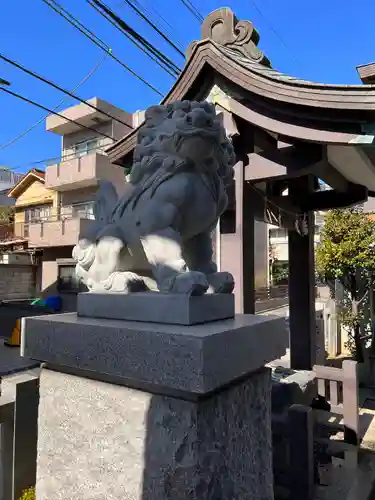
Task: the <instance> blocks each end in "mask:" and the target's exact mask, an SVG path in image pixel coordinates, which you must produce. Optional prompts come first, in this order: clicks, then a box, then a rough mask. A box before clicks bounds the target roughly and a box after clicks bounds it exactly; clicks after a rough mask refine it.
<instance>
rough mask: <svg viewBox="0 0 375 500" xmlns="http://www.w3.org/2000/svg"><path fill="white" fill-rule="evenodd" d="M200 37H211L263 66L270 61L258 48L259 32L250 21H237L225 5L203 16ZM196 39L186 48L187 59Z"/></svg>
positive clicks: (268, 65)
mask: <svg viewBox="0 0 375 500" xmlns="http://www.w3.org/2000/svg"><path fill="white" fill-rule="evenodd" d="M201 39H202V40H205V39H211V40H212V41H213V42H215V43H217V44H218V45H223V46H224V47H226V48H228V49H231V50H234V51H236V52H238V53H239V54H241V55H242V56H245V57H247V58H249V59H251V60H252V61H254V62H258V63H259V64H262V65H264V66H267V67H270V66H271V63H270V61H269V60H268V58H267V57H266V56H265V55H264V53H263V52H262V51H261V50H260V49H258V47H257V45H258V43H259V39H260V36H259V33H258V31H257V30H256V29H255V28H254V26H253V23H252V22H250V21H238V19H237V17H236V16H235V14H234V13H233V11H232V10H231V9H229V8H227V7H224V8H221V9H217V10H214V11H213V12H211V14H208V16H207V17H206V18H205V20H204V21H203V23H202V28H201ZM197 43H198V41H194V42H192V43H191V44H190V45H189V47H188V49H187V58H188V59H189V58H190V56H191V54H192V52H193V50H194V48H195V46H196V45H197Z"/></svg>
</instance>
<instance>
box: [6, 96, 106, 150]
mask: <svg viewBox="0 0 375 500" xmlns="http://www.w3.org/2000/svg"><path fill="white" fill-rule="evenodd" d="M0 91H2V92H6V93H7V94H9V95H12V96H13V97H16V98H17V99H20V100H21V101H24V102H27V103H28V104H32V105H33V106H36V107H37V108H40V109H44V111H48V113H51V114H52V115H56V116H59V117H60V118H62V119H63V120H66V121H68V122H71V123H74V124H75V125H78V126H79V127H81V128H83V129H86V130H90V131H91V132H95V134H99V135H102V136H103V137H106V138H107V139H111V140H114V138H113V137H111V136H110V135H107V134H105V133H104V132H99V131H98V130H95V129H94V128H91V127H87V126H86V125H82V123H79V122H77V121H75V120H72V119H70V118H67V117H66V116H64V115H62V114H61V113H57V111H53V110H52V109H50V108H47V107H46V106H43V105H42V104H39V103H37V102H35V101H32V100H31V99H28V98H27V97H24V96H22V95H20V94H17V93H16V92H12V91H11V90H9V89H5V88H4V87H0Z"/></svg>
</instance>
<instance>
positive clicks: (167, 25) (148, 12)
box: [133, 0, 185, 57]
mask: <svg viewBox="0 0 375 500" xmlns="http://www.w3.org/2000/svg"><path fill="white" fill-rule="evenodd" d="M133 2H134V3H135V5H137V6H138V8H139V9H141V10H143V12H144V13H145V14H146V16H148V17H150V18H151V17H152V13H151V12H150V10H151V11H152V12H153V13H154V14H155V15H156V16H157V17H158V18H159V20H160V21H161V23H160V22H159V26H161V24H162V23H164V29H165V32H166V33H167V34H168V35H169V36H170V37H171V38H172V36H174V35H175V34H176V31H175V29H174V27H173V26H172V25H171V24H170V23H169V22H168V21H167V19H165V17H163V16H162V15H161V14H160V13H159V12H158V11H157V10H156V9H155V8H154V7H152V5H150V6H149V9H150V10H148V9H147V8H146V7H145V6H144V5H142V4H141V3H140V2H139V1H138V0H133ZM166 27H167V28H166ZM168 28H169V29H168ZM178 45H179V47H180V49H181V50H183V44H182V43H181V40H178ZM184 57H185V55H184Z"/></svg>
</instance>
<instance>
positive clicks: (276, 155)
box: [245, 143, 322, 182]
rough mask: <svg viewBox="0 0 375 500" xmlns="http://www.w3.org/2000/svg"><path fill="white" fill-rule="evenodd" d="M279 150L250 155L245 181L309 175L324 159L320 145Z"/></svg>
mask: <svg viewBox="0 0 375 500" xmlns="http://www.w3.org/2000/svg"><path fill="white" fill-rule="evenodd" d="M279 146H280V147H279V149H273V150H265V151H259V152H258V153H251V154H250V155H249V165H247V167H246V170H245V180H247V181H252V182H254V181H256V182H259V181H261V180H266V179H268V178H270V177H278V178H280V179H281V178H294V177H300V176H302V175H307V174H308V173H312V172H313V171H314V170H315V165H316V164H317V163H319V162H320V161H321V159H322V148H321V146H320V145H310V144H307V143H306V144H304V145H298V146H292V145H287V144H283V145H282V146H281V145H279Z"/></svg>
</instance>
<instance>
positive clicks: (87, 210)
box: [72, 201, 94, 220]
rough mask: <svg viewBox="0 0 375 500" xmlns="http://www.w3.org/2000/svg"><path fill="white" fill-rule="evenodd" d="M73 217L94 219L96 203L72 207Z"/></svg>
mask: <svg viewBox="0 0 375 500" xmlns="http://www.w3.org/2000/svg"><path fill="white" fill-rule="evenodd" d="M72 216H73V217H74V218H78V219H92V220H93V219H94V202H93V201H88V202H86V203H77V204H75V205H72Z"/></svg>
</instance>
